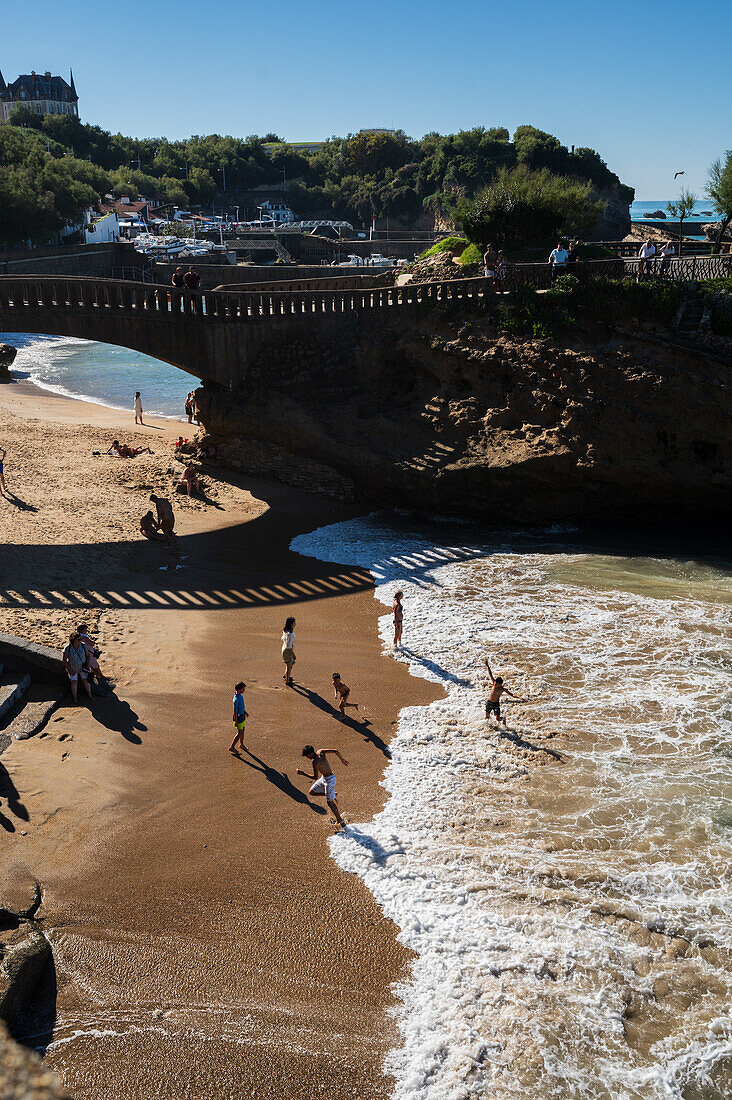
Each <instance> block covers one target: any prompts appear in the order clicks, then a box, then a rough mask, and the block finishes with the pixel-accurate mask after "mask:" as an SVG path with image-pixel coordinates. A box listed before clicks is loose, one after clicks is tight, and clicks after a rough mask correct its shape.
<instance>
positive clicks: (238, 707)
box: [229, 680, 249, 756]
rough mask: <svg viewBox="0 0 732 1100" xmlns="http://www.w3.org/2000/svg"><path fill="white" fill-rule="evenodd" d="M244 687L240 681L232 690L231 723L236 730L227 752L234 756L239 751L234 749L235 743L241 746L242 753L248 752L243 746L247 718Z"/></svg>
mask: <svg viewBox="0 0 732 1100" xmlns="http://www.w3.org/2000/svg"><path fill="white" fill-rule="evenodd" d="M246 686H247V685H246V684H245V683H244V681H243V680H240V681H239V683H238V684H237V685H236V687H235V688H234V698H233V700H232V702H233V704H234V717H233V722H234V729H235V730H236V736H235V737H234V740H233V741H232V742H231V744H230V745H229V752H230V753H233V755H234V756H238V755H239V750H238V749H237V747H236V743H237V741H238V742H239V744H240V745H241V748H242V751H243V752H248V751H249V750H248V749H247V747H246V745H245V744H244V729H245V727H246V724H247V717H248V715H247V709H246V707H245V706H244V691H245V689H246Z"/></svg>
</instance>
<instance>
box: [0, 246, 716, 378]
mask: <svg viewBox="0 0 732 1100" xmlns="http://www.w3.org/2000/svg"><path fill="white" fill-rule="evenodd" d="M636 265H637V261H634V260H622V259H617V260H601V261H588V262H585V263H580V264H578V265H577V266H576V269H575V270H576V273H577V274H579V275H580V276H582V275H584V274H587V275H589V274H592V275H606V276H612V277H615V278H617V277H621V278H622V277H630V278H635V277H636V276H637V266H636ZM731 274H732V256H710V257H694V258H693V259H691V258H690V259H688V260H686V259H681V260H674V261H672V262H671V268H670V270H669V273H668V275H667V276H666V277H668V278H672V279H680V280H687V279H695V278H696V279H704V278H714V277H720V276H723V275H724V276H729V275H731ZM323 282H325V283H329V280H327V279H326V280H323ZM549 282H550V275H549V269H548V265H547V264H514V265H510V267H509V269H508V271H507V275H506V279H505V283H504V288H505V289H508V290H510V289H514V288H515V287H516V286H519V285H522V284H530V285H533V286H535V287H536V288H537V289H539V290H541V289H546V288H547V287H548V286H549ZM310 285H312V284H310ZM274 286H277V284H274ZM486 291H487V287H486V281H485V279H482V278H472V279H452V280H448V281H445V282H431V283H408V284H407V285H405V286H401V287H351V288H346V289H328V288H327V287H326V288H324V289H322V290H313V289H308V290H304V289H293V288H292V286H291V287H290V288H289V289H288V290H281V289H273V290H266V289H261V288H258V289H257V290H255V291H230V290H214V291H209V290H206V291H187V290H177V289H175V288H173V287H169V286H155V285H151V284H149V283H134V282H126V281H121V280H91V279H85V278H76V277H55V276H44V277H37V278H34V277H33V276H28V277H23V278H18V277H15V276H2V277H0V331H4V332H36V333H48V334H50V335H55V336H75V337H80V338H83V339H87V340H99V341H102V342H103V343H107V344H118V345H121V346H122V347H127V348H132V349H133V350H135V351H140V352H144V353H145V354H146V355H151V356H154V357H155V358H156V359H161V360H163V361H164V362H167V363H171V364H173V365H174V366H176V367H180V369H181V370H184V371H186V372H187V373H189V374H192V375H193V376H194V377H196V378H199V379H202V380H204V381H207V382H213V383H216V384H218V385H221V386H225V387H227V388H229V389H234V388H237V387H238V386H239V385H240V384H241V383H242V382H243V381H244V379H245V378H246V375H247V373H248V369H249V366H250V365H251V363H252V362H253V361H254V359H255V358H256V357H257V356H258V355H259V353H260V352H261V351H262V350H263V349H264V348H265V347H266V346H267V345H268V344H278V343H287V342H289V341H292V340H293V339H301V338H307V336H308V335H311V334H314V333H316V332H320V333H322V332H332V333H333V335H334V336H336V335H337V333H338V330H339V328H340V329H347V330H350V331H353V330H354V329H355V328H356V327H360V326H361V325H362V324H365V323H367V322H368V319H369V318H371V319H373V321H375V322H376V323H377V324H378V325H380V326H382V325H384V324H386V323H391V322H393V321H396V322H397V324H398V325H401V324H403V321H404V320H405V319H406V316H407V315H408V314H409V313H410V312H415V311H419V310H420V309H421V308H425V307H427V308H429V305H431V304H436V303H447V302H461V301H462V302H466V303H467V302H469V301H471V300H475V299H478V298H482V297H484V295H485V294H486ZM489 293H490V292H489Z"/></svg>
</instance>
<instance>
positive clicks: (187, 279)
mask: <svg viewBox="0 0 732 1100" xmlns="http://www.w3.org/2000/svg"><path fill="white" fill-rule="evenodd" d="M183 283H184V285H185V287H186V289H187V290H200V287H201V276H200V275H199V274H198V272H197V271H196V269H195V267H193V265H191V266H190V267H189V268H188V270H187V271H186V273H185V275H184V276H183Z"/></svg>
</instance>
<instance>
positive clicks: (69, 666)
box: [61, 630, 92, 703]
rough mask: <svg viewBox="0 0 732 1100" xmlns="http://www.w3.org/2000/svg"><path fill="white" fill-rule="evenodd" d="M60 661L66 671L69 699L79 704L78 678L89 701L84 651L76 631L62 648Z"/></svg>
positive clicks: (90, 695)
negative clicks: (69, 687) (69, 689)
mask: <svg viewBox="0 0 732 1100" xmlns="http://www.w3.org/2000/svg"><path fill="white" fill-rule="evenodd" d="M61 659H62V661H63V663H64V668H65V669H66V675H67V676H68V678H69V683H70V685H71V698H72V699H73V700H74V702H75V703H78V702H79V677H81V681H82V683H83V685H84V690H85V692H86V693H87V695H88V696H89V698H90V699H91V697H92V693H91V688H90V687H89V678H88V676H87V672H86V668H85V667H84V666H85V665H86V650H85V649H84V645H83V643H82V641H81V638H80V637H79V632H78V631H77V630H75V631H74V633H73V634H72V635H71V636H70V637H69V644H68V645H67V646H65V647H64V649H63V651H62V653H61Z"/></svg>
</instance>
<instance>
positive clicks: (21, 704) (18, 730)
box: [0, 663, 63, 752]
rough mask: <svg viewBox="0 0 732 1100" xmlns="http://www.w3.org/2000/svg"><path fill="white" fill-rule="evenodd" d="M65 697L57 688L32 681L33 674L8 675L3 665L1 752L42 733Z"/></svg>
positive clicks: (0, 680) (0, 670)
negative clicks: (15, 743)
mask: <svg viewBox="0 0 732 1100" xmlns="http://www.w3.org/2000/svg"><path fill="white" fill-rule="evenodd" d="M62 694H63V688H61V687H59V686H58V685H57V684H47V683H43V682H37V681H34V680H32V679H31V676H30V673H28V672H25V673H20V672H9V673H7V674H6V673H5V671H4V667H3V665H2V664H1V663H0V752H2V751H3V749H6V748H7V747H8V745H9V744H10V742H11V740H12V739H13V738H15V740H16V741H25V740H26V739H27V738H29V737H32V736H33V735H34V734H35V733H38V732H39V731H40V730H41V729H42V728H43V727H44V726H45V724H46V722H47V721H48V718H49V716H50V715H51V713H52V711H54V710H55V709H56V707H57V706H58V704H59V701H60V699H61V697H62Z"/></svg>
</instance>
